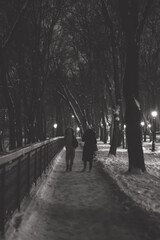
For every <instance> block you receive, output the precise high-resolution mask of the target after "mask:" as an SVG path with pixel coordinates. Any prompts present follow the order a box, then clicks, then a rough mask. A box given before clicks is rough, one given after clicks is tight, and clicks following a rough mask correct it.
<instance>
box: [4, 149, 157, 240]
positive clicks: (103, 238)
mask: <svg viewBox="0 0 160 240" xmlns="http://www.w3.org/2000/svg"><path fill="white" fill-rule="evenodd" d="M81 157H82V150H81V148H80V147H78V148H77V150H76V156H75V161H74V166H73V171H72V172H65V150H64V149H63V150H62V151H61V152H60V153H59V154H58V156H57V157H56V160H55V161H54V163H53V164H52V168H51V170H50V172H49V174H48V176H47V178H46V180H45V181H44V182H43V184H41V186H40V188H39V190H38V192H37V194H36V196H35V197H34V199H32V201H31V203H30V204H29V206H28V207H27V209H26V210H25V212H24V213H22V214H23V216H22V222H21V224H20V226H19V229H18V231H14V232H12V233H11V234H10V235H9V236H7V240H13V239H14V240H29V239H30V240H142V239H143V240H147V239H148V240H149V239H153V238H150V237H149V233H148V231H149V227H148V226H147V225H146V224H144V221H145V219H143V216H142V215H140V214H137V213H136V212H135V210H134V208H132V207H131V208H130V207H129V203H128V200H123V203H122V200H121V198H120V197H119V195H118V194H116V189H114V185H113V184H111V182H110V181H109V179H108V178H107V177H105V176H103V174H101V173H100V172H99V170H97V168H96V167H95V166H94V167H93V170H92V172H91V173H90V172H87V171H86V172H82V171H81V170H82V168H83V165H82V161H81ZM127 204H128V205H127ZM126 206H128V207H126ZM154 240H156V239H155V238H154Z"/></svg>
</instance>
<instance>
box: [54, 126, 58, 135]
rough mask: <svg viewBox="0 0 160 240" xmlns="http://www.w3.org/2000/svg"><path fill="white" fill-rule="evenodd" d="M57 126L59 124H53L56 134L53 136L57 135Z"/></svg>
mask: <svg viewBox="0 0 160 240" xmlns="http://www.w3.org/2000/svg"><path fill="white" fill-rule="evenodd" d="M57 127H58V124H57V123H54V124H53V128H54V134H53V137H56V134H57Z"/></svg>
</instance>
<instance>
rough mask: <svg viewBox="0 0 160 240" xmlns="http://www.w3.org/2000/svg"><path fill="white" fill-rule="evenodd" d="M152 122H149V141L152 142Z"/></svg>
mask: <svg viewBox="0 0 160 240" xmlns="http://www.w3.org/2000/svg"><path fill="white" fill-rule="evenodd" d="M151 127H152V126H151V124H150V123H148V134H149V141H150V142H151V141H152V137H151Z"/></svg>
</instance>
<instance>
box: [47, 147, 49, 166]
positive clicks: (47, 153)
mask: <svg viewBox="0 0 160 240" xmlns="http://www.w3.org/2000/svg"><path fill="white" fill-rule="evenodd" d="M48 145H49V143H48V144H47V167H48Z"/></svg>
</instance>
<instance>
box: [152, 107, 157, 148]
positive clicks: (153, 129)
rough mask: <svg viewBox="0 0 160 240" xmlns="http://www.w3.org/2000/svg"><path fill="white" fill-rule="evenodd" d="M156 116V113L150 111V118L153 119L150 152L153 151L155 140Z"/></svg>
mask: <svg viewBox="0 0 160 240" xmlns="http://www.w3.org/2000/svg"><path fill="white" fill-rule="evenodd" d="M157 115H158V112H157V111H152V112H151V116H152V119H153V127H152V152H154V151H155V140H156V117H157Z"/></svg>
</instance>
